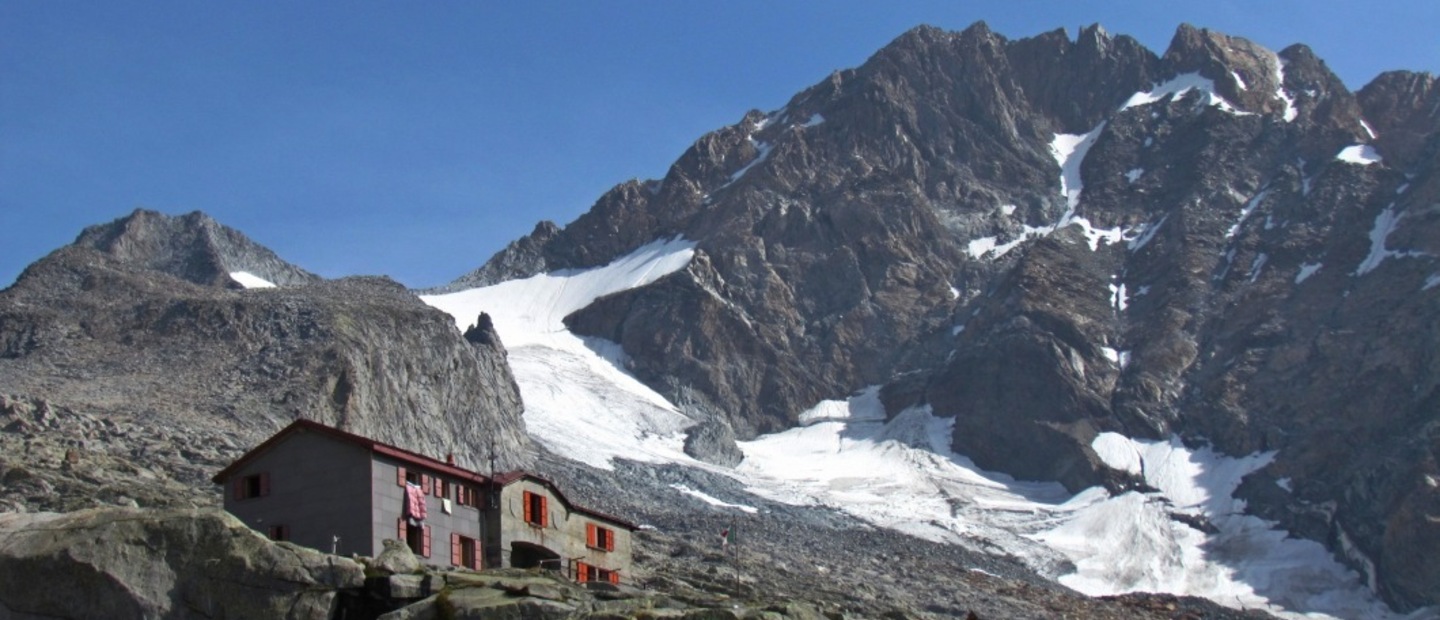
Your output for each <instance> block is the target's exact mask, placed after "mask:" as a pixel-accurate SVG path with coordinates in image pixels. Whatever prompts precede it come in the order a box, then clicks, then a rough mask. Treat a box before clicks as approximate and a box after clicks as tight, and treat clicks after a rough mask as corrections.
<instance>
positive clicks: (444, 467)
mask: <svg viewBox="0 0 1440 620" xmlns="http://www.w3.org/2000/svg"><path fill="white" fill-rule="evenodd" d="M301 430H309V431H315V432H318V433H321V434H323V435H329V436H330V437H333V438H335V439H339V440H341V441H344V442H346V443H351V444H354V445H357V446H360V447H362V448H365V449H367V450H370V451H371V452H374V453H376V454H383V455H385V456H388V457H391V458H393V459H396V460H399V461H403V462H405V463H406V464H409V465H414V466H416V467H424V468H426V469H430V470H434V471H437V472H440V473H443V474H449V475H451V476H455V477H457V478H467V479H470V480H471V481H473V482H479V483H482V484H483V483H486V482H488V481H489V480H490V479H489V478H488V477H486V476H484V475H481V474H478V473H475V472H473V471H470V470H468V469H464V468H462V467H456V466H454V465H449V464H447V463H445V462H444V461H441V460H439V459H434V458H430V457H428V456H425V455H423V454H420V453H417V452H411V451H409V450H406V449H404V448H400V447H396V446H392V445H390V444H386V443H381V442H379V441H376V440H374V439H370V438H369V437H364V436H362V435H356V434H355V433H350V432H346V431H342V430H340V429H338V428H335V427H333V426H326V425H324V424H321V423H319V422H316V421H313V420H304V419H300V420H295V421H294V422H291V423H290V424H289V425H288V426H286V427H285V428H282V429H280V430H279V431H278V432H276V433H275V434H274V435H271V436H270V438H269V439H266V440H265V441H264V442H261V444H260V445H258V446H255V447H254V448H251V449H250V451H249V452H246V453H245V454H243V455H241V456H240V458H238V459H235V462H233V463H230V464H229V465H228V466H226V467H225V469H222V470H220V472H219V473H217V474H215V477H214V478H211V479H210V481H211V482H214V483H215V484H224V483H225V480H226V479H227V478H229V477H230V476H232V475H234V473H235V472H236V471H237V470H239V469H240V468H242V467H244V466H245V464H247V463H249V462H250V461H252V460H254V459H255V458H256V457H258V456H260V454H262V453H264V452H265V451H266V450H269V449H270V447H271V446H274V445H275V444H277V443H280V441H281V440H283V439H284V438H285V437H288V436H289V435H291V434H292V433H295V432H298V431H301Z"/></svg>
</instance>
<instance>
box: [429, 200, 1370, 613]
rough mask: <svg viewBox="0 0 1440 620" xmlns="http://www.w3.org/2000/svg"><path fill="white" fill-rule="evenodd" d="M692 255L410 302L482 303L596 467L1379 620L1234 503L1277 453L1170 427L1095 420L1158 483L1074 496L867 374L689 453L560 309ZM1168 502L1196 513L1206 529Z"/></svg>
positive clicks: (605, 347)
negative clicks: (991, 454) (990, 455)
mask: <svg viewBox="0 0 1440 620" xmlns="http://www.w3.org/2000/svg"><path fill="white" fill-rule="evenodd" d="M1155 227H1157V228H1158V223H1157V225H1156V226H1155ZM693 251H694V244H693V243H690V242H686V241H683V240H680V239H673V240H669V241H657V242H655V243H652V244H649V245H647V246H645V247H642V248H640V249H638V250H636V251H635V252H634V253H632V254H630V255H629V256H626V257H623V258H620V259H617V260H616V261H614V262H612V263H611V264H609V265H606V266H604V267H599V268H595V269H589V270H580V271H566V272H557V273H553V274H542V275H537V276H534V277H531V278H527V279H524V280H517V281H511V282H505V283H501V284H498V285H495V286H490V287H485V288H480V289H472V290H469V291H462V292H458V293H451V294H447V295H435V296H425V297H423V298H422V299H424V300H425V301H426V303H429V304H431V305H432V306H435V307H437V308H440V309H442V310H445V311H446V312H448V313H450V314H451V315H452V316H454V317H455V319H456V325H457V326H459V327H463V326H466V325H468V324H469V323H471V322H473V321H474V320H475V317H478V316H479V313H480V312H482V311H483V312H488V313H490V315H491V316H492V318H493V320H494V323H495V326H496V329H497V330H498V331H499V332H500V335H501V339H502V340H503V341H504V342H505V343H506V345H507V347H508V348H509V350H510V361H511V364H512V366H513V367H514V370H515V375H516V380H517V382H518V383H519V384H520V390H521V394H522V396H523V398H524V401H525V407H526V410H525V414H524V419H525V423H526V425H527V428H528V430H529V432H530V433H531V435H532V436H533V437H534V438H535V440H536V441H538V442H540V443H542V444H544V445H545V446H546V447H548V448H550V449H552V450H554V451H556V452H557V453H559V454H563V455H566V456H568V457H570V458H573V459H576V460H579V461H581V462H584V463H586V464H589V465H591V466H595V467H600V468H606V469H609V468H612V467H613V465H612V460H613V459H615V458H626V459H632V460H636V461H641V462H652V463H677V464H682V465H686V466H690V467H697V468H702V469H706V470H707V471H712V472H719V473H722V474H725V475H728V476H732V477H734V478H736V479H737V480H738V481H740V482H741V483H742V484H743V485H744V486H745V487H746V489H747V490H748V491H749V492H750V493H752V494H754V495H755V496H757V497H759V498H763V499H766V500H769V501H772V502H778V503H786V504H792V505H823V506H828V507H833V508H836V509H839V510H843V511H845V512H847V513H849V514H851V515H854V516H856V517H857V518H860V519H862V520H864V521H867V522H869V523H872V524H874V525H876V526H879V527H886V528H891V529H894V530H897V531H900V532H905V533H908V534H911V535H914V536H918V537H921V538H925V539H928V540H933V541H939V542H946V543H952V544H960V545H966V546H970V547H972V548H975V549H978V550H982V551H985V552H991V553H993V552H994V549H996V548H1000V549H1004V550H1005V551H1006V552H1007V553H1011V554H1014V555H1015V556H1017V557H1019V558H1021V559H1022V560H1023V561H1025V562H1027V563H1028V564H1030V565H1031V566H1032V567H1034V568H1035V569H1036V570H1037V571H1040V572H1041V573H1042V574H1047V575H1049V576H1051V577H1053V578H1056V579H1058V580H1059V581H1060V582H1061V583H1063V584H1065V585H1068V586H1070V587H1073V588H1075V589H1077V590H1080V591H1082V592H1086V593H1090V594H1112V593H1120V592H1127V591H1134V590H1148V591H1164V592H1172V593H1176V594H1191V595H1198V596H1205V597H1208V598H1211V599H1212V600H1215V601H1217V602H1219V603H1221V604H1225V605H1231V606H1243V607H1256V608H1265V609H1268V610H1270V611H1272V613H1277V614H1279V615H1282V616H1287V617H1306V618H1325V617H1347V618H1348V617H1370V618H1385V617H1391V614H1390V613H1389V612H1388V610H1386V609H1385V607H1384V606H1383V605H1381V604H1380V603H1378V602H1377V601H1376V599H1375V598H1374V597H1373V596H1372V595H1371V594H1370V592H1369V591H1368V590H1367V589H1366V588H1365V587H1364V586H1363V585H1362V584H1361V582H1360V578H1359V576H1358V575H1356V574H1355V573H1353V572H1351V571H1349V570H1348V569H1345V568H1344V567H1343V566H1341V565H1339V564H1338V563H1336V562H1335V560H1334V559H1333V558H1332V557H1331V556H1330V554H1329V553H1328V552H1327V551H1326V550H1325V549H1324V548H1323V547H1322V546H1320V545H1319V544H1317V543H1313V542H1309V541H1301V540H1294V539H1289V538H1287V536H1286V534H1285V532H1283V531H1280V530H1275V529H1272V527H1271V524H1269V523H1266V522H1264V521H1262V520H1260V519H1258V518H1255V517H1250V516H1245V515H1244V514H1243V513H1242V510H1243V503H1242V502H1239V501H1237V500H1235V499H1233V498H1232V494H1233V492H1234V489H1235V486H1236V485H1238V484H1239V481H1240V479H1241V478H1242V477H1243V476H1244V475H1245V474H1247V473H1250V472H1252V471H1255V470H1257V469H1259V468H1261V467H1264V466H1265V465H1267V464H1268V463H1269V462H1270V460H1271V459H1272V458H1273V456H1274V455H1273V454H1258V455H1250V456H1247V457H1242V458H1229V457H1224V456H1221V455H1218V454H1215V453H1213V452H1212V451H1210V450H1208V449H1200V450H1192V449H1190V448H1187V447H1185V446H1184V445H1182V444H1180V442H1179V441H1178V440H1173V439H1172V440H1170V441H1161V442H1147V441H1140V440H1132V439H1128V438H1125V437H1122V436H1120V435H1116V434H1112V433H1105V434H1101V435H1100V436H1098V437H1097V438H1096V440H1095V442H1094V444H1093V445H1092V448H1093V449H1094V450H1095V451H1096V453H1097V454H1098V455H1099V456H1100V457H1101V459H1102V460H1103V461H1104V462H1106V463H1107V464H1109V465H1110V466H1112V467H1115V468H1117V469H1120V470H1124V471H1130V472H1132V473H1136V474H1137V475H1140V474H1143V476H1144V478H1145V479H1146V481H1147V483H1148V484H1149V485H1150V486H1152V487H1154V488H1156V489H1159V492H1157V493H1137V492H1131V493H1125V494H1122V495H1119V496H1116V497H1110V496H1109V495H1108V494H1107V493H1106V492H1105V491H1104V490H1103V489H1100V488H1093V489H1088V490H1085V491H1083V492H1081V493H1079V494H1077V495H1073V496H1072V495H1071V494H1069V493H1068V492H1066V491H1065V489H1064V487H1062V486H1061V485H1059V484H1058V483H1054V482H1027V481H1017V480H1014V479H1013V478H1010V477H1009V476H1005V475H1003V474H996V473H991V472H985V471H982V470H981V469H979V468H978V467H976V466H975V465H974V463H973V462H971V461H970V460H969V459H968V458H966V457H964V456H962V455H958V454H955V453H953V452H952V451H951V436H952V434H953V431H954V420H953V419H943V418H937V417H935V416H933V415H932V414H931V412H930V410H929V408H928V407H918V408H912V409H908V410H906V411H903V412H900V413H899V414H897V415H896V416H894V417H893V418H892V419H890V420H888V421H887V420H886V419H885V411H884V409H883V406H882V405H881V404H880V400H879V389H878V387H871V388H868V389H866V390H863V391H861V392H858V393H856V394H855V395H853V396H851V397H850V398H848V399H845V400H835V401H824V402H822V403H818V404H817V405H816V406H815V407H813V408H812V409H810V410H808V411H806V412H802V413H801V414H800V415H799V419H800V421H801V423H802V426H800V427H798V428H793V429H789V430H786V431H783V432H779V433H774V434H771V435H765V436H761V437H758V438H756V439H755V440H753V441H747V442H741V443H740V448H741V450H742V451H743V453H744V454H745V460H744V461H743V462H742V463H741V464H740V465H739V466H738V467H737V468H735V469H734V470H727V469H723V468H719V467H715V466H712V465H708V464H705V463H701V462H698V461H695V460H693V459H691V458H690V457H688V456H687V455H685V454H684V453H683V450H682V446H683V441H684V435H685V430H686V428H688V427H689V426H690V425H692V424H693V423H694V421H692V420H690V419H689V418H687V417H686V416H684V415H683V414H682V413H681V412H679V411H678V410H677V408H676V407H675V406H673V405H672V404H670V403H668V402H667V401H666V400H665V399H664V398H662V397H661V396H660V395H659V394H657V393H655V392H654V391H652V390H650V389H649V388H647V387H646V386H644V385H643V384H641V383H640V382H639V381H637V380H635V379H634V378H633V377H631V376H630V375H628V374H627V373H625V372H624V370H623V368H624V366H625V362H626V358H625V355H624V352H623V351H621V350H620V347H619V346H618V345H616V344H614V343H609V342H605V341H599V340H595V339H581V338H579V337H577V336H575V335H574V334H571V333H569V332H568V331H567V330H566V329H565V327H564V323H563V318H564V317H565V316H566V315H567V314H569V313H571V312H573V311H575V310H578V309H580V308H583V307H585V306H586V305H588V304H590V303H591V302H593V301H594V300H595V299H598V298H599V297H601V296H603V295H607V294H612V293H615V292H619V291H623V290H627V289H630V288H634V287H639V286H644V285H646V284H649V283H652V282H654V281H656V280H658V279H659V278H661V277H663V276H665V275H667V274H670V273H674V272H675V271H677V270H679V269H682V268H684V267H685V265H686V264H687V263H688V261H689V260H690V258H691V256H693ZM1126 357H1128V355H1126V353H1125V352H1120V351H1116V352H1115V353H1114V358H1113V359H1112V361H1114V362H1116V363H1120V364H1122V365H1123V364H1124V363H1125V361H1128V360H1126V359H1125V358H1126ZM675 490H676V491H677V492H679V493H682V494H685V495H688V496H691V497H694V498H695V499H698V500H700V501H701V502H704V503H706V504H709V505H713V506H716V507H717V508H721V509H727V510H740V511H744V512H747V513H749V512H751V511H758V510H759V509H758V508H756V507H755V506H749V505H745V504H739V503H732V502H726V501H723V500H720V499H718V498H715V497H714V496H712V495H710V494H708V493H706V492H705V491H704V490H703V489H696V488H690V487H685V488H679V487H676V488H675ZM1174 514H1181V515H1188V516H1189V517H1191V518H1194V519H1203V520H1206V521H1208V522H1209V523H1210V524H1212V525H1213V526H1214V527H1215V528H1216V531H1217V533H1215V534H1206V533H1204V532H1201V531H1200V530H1198V529H1196V528H1194V527H1191V526H1190V525H1187V524H1185V523H1183V522H1181V521H1178V520H1177V519H1175V518H1174V517H1173V515H1174ZM1067 561H1068V563H1069V564H1068V565H1073V567H1074V571H1073V572H1070V573H1066V574H1058V570H1057V569H1056V568H1055V567H1059V566H1066V565H1067V564H1066V562H1067Z"/></svg>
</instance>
